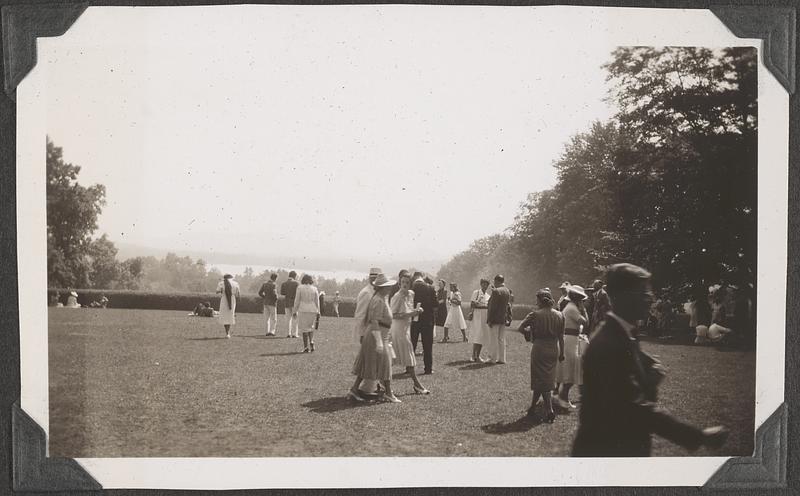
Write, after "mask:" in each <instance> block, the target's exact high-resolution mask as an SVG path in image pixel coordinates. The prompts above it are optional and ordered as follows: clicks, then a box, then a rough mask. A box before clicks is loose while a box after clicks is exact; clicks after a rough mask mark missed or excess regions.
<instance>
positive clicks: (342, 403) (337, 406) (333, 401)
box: [300, 396, 379, 413]
mask: <svg viewBox="0 0 800 496" xmlns="http://www.w3.org/2000/svg"><path fill="white" fill-rule="evenodd" d="M378 403H379V402H378V401H356V400H354V399H352V398H349V397H347V396H331V397H328V398H320V399H318V400H313V401H309V402H306V403H303V404H301V405H300V406H304V407H306V408H308V409H310V410H311V411H312V412H314V413H334V412H340V411H342V410H349V409H351V408H361V407H365V406H373V405H377V404H378Z"/></svg>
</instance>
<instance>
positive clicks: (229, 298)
mask: <svg viewBox="0 0 800 496" xmlns="http://www.w3.org/2000/svg"><path fill="white" fill-rule="evenodd" d="M217 293H221V294H222V296H221V297H220V299H219V321H220V322H222V325H223V326H224V327H225V337H226V338H229V339H230V337H231V326H232V325H234V324H236V300H237V299H239V283H238V282H236V281H234V280H233V276H232V275H230V274H225V275H224V276H223V277H222V280H221V281H220V282H219V284H218V285H217Z"/></svg>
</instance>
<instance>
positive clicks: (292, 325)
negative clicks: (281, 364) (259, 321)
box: [281, 271, 300, 338]
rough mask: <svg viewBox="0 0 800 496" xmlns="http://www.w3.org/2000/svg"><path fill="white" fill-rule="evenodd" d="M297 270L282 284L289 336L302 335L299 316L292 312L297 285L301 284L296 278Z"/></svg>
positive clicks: (284, 311)
mask: <svg viewBox="0 0 800 496" xmlns="http://www.w3.org/2000/svg"><path fill="white" fill-rule="evenodd" d="M296 277H297V272H295V271H291V272H289V279H288V280H286V281H283V284H281V295H282V296H283V313H284V315H286V322H288V324H289V335H288V336H286V337H287V338H296V337H299V336H300V331H299V328H298V322H297V317H295V316H294V315H293V314H292V308H293V307H294V297H295V296H296V295H297V286H299V285H300V283H299V282H297V280H296V279H295V278H296Z"/></svg>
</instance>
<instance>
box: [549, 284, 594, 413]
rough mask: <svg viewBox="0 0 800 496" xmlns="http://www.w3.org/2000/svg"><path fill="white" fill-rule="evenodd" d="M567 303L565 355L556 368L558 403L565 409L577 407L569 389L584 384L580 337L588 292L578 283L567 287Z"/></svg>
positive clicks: (584, 324) (586, 323)
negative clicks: (584, 304)
mask: <svg viewBox="0 0 800 496" xmlns="http://www.w3.org/2000/svg"><path fill="white" fill-rule="evenodd" d="M567 293H568V294H567V300H568V301H567V304H566V305H565V306H564V310H563V311H562V313H563V314H564V322H565V324H564V357H565V359H564V360H563V361H561V362H559V363H558V367H557V368H556V382H557V383H558V384H560V385H561V389H560V391H559V392H558V397H557V398H556V403H557V404H558V406H560V407H561V408H563V409H565V410H569V409H572V408H575V405H574V404H572V402H570V401H569V391H570V389H571V388H572V386H573V385H574V384H577V385H579V386H580V385H581V384H583V369H582V367H581V355H580V349H581V348H580V340H581V339H582V338H581V337H580V335H581V333H582V332H583V331H584V329H585V328H586V326H587V325H588V324H589V318H588V316H587V315H586V310H585V309H584V308H583V300H585V299H586V293H585V292H584V291H583V288H582V287H581V286H578V285H576V284H575V285H571V286H570V287H569V288H567Z"/></svg>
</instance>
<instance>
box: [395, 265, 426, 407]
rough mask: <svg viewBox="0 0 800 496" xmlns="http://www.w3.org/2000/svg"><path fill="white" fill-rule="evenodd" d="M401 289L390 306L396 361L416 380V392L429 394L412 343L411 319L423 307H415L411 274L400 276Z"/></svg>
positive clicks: (420, 311)
mask: <svg viewBox="0 0 800 496" xmlns="http://www.w3.org/2000/svg"><path fill="white" fill-rule="evenodd" d="M399 284H400V289H398V290H397V292H396V293H395V294H394V296H392V299H391V301H390V302H389V308H391V310H392V328H391V334H392V347H393V348H394V353H395V355H396V363H397V364H399V365H402V366H403V367H405V368H406V373H407V374H408V375H410V376H411V380H412V381H414V392H415V393H417V394H429V393H430V391H428V390H427V389H425V387H424V386H423V385H422V384H421V383H420V382H419V379H418V378H417V372H416V371H415V370H414V367H416V366H417V360H416V358H415V357H414V347H413V345H412V344H411V319H412V318H413V317H415V316H417V315H419V314H420V313H422V309H421V308H414V291H412V290H411V275H410V274H403V276H402V277H400V283H399Z"/></svg>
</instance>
